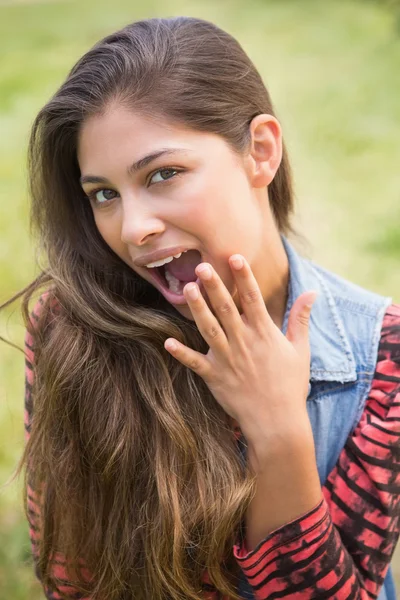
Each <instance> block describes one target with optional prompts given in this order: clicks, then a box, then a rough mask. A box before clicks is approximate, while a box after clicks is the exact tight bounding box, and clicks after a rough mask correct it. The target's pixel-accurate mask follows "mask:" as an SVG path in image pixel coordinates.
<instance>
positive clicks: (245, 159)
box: [21, 17, 400, 600]
mask: <svg viewBox="0 0 400 600" xmlns="http://www.w3.org/2000/svg"><path fill="white" fill-rule="evenodd" d="M30 176H31V192H32V219H33V224H34V225H35V227H36V229H37V232H38V234H39V240H40V248H41V250H42V251H43V252H44V254H45V257H46V261H47V264H46V267H45V268H44V270H43V272H42V274H41V275H40V276H39V277H38V279H37V280H35V281H34V282H33V283H32V284H31V285H30V286H29V288H27V289H26V290H25V291H24V292H21V294H22V293H24V302H23V306H24V314H25V318H26V323H27V336H26V355H27V371H26V382H27V387H26V427H27V440H28V441H27V445H26V449H25V452H24V456H23V458H22V461H21V466H22V465H26V467H27V469H26V472H27V490H28V493H27V498H28V502H27V516H28V519H29V522H30V532H31V539H32V545H33V554H34V557H35V561H36V572H37V575H38V577H39V579H40V580H41V581H42V584H43V587H44V590H45V592H46V595H47V597H48V598H91V599H107V600H114V599H118V600H120V599H131V598H132V599H133V598H135V600H138V599H145V598H146V599H149V598H152V599H162V598H173V599H178V598H193V599H200V598H208V599H216V598H257V599H261V598H289V597H290V598H305V599H307V598H313V599H315V598H321V599H322V598H332V599H333V598H340V599H344V598H362V599H364V598H377V597H378V595H379V594H380V595H379V598H380V599H384V598H386V599H388V600H393V599H394V598H395V595H394V591H393V586H392V579H391V577H390V574H389V575H388V576H387V573H388V569H389V564H390V560H391V556H392V554H393V551H394V548H395V545H396V542H397V539H398V532H399V524H398V500H399V494H398V491H399V483H400V482H399V477H398V466H397V456H398V452H399V446H398V444H399V439H400V435H399V433H400V428H399V418H400V415H399V403H398V402H397V401H396V395H397V393H398V391H399V389H400V388H399V385H400V365H399V339H398V338H399V333H398V332H399V325H400V308H399V307H398V306H396V305H391V301H390V299H388V298H385V297H381V296H378V295H376V294H372V293H370V292H368V291H366V290H363V289H361V288H359V287H357V286H355V285H353V284H351V283H348V282H346V281H344V280H342V279H341V278H339V277H337V276H335V275H333V274H332V273H329V272H327V271H325V270H324V269H322V268H320V267H318V266H316V265H314V264H312V263H311V262H309V261H307V260H305V259H303V258H302V257H300V256H299V254H297V252H296V251H295V250H294V248H293V247H292V245H291V244H290V242H289V241H288V235H289V234H290V233H291V215H292V211H293V198H292V187H291V178H290V169H289V164H288V159H287V155H286V152H285V148H284V145H283V142H282V133H281V127H280V124H279V122H278V121H277V119H276V117H275V116H274V112H273V108H272V105H271V101H270V98H269V95H268V92H267V91H266V89H265V87H264V84H263V82H262V80H261V78H260V76H259V74H258V73H257V71H256V69H255V67H254V66H253V65H252V63H251V62H250V60H249V58H248V57H247V56H246V55H245V53H244V52H243V50H242V49H241V47H240V46H239V44H238V43H237V42H236V41H235V40H234V39H233V38H232V37H231V36H229V35H228V34H226V33H224V32H223V31H221V30H220V29H219V28H217V27H216V26H214V25H212V24H211V23H207V22H205V21H202V20H199V19H192V18H183V17H182V18H174V19H150V20H147V21H142V22H137V23H134V24H132V25H129V26H128V27H126V28H125V29H123V30H122V31H119V32H117V33H115V34H113V35H110V36H108V37H107V38H105V39H104V40H102V41H101V42H99V43H98V44H97V45H96V46H95V47H94V48H93V49H92V50H90V51H89V52H88V53H87V54H85V55H84V56H83V57H82V58H81V59H80V60H79V61H78V63H77V64H76V65H75V67H74V68H73V70H72V71H71V73H70V74H69V76H68V77H67V79H66V81H65V83H64V84H63V85H62V86H61V88H60V89H59V90H58V91H57V93H56V94H55V95H54V97H53V98H52V99H51V100H50V101H49V102H48V104H46V106H45V107H44V108H43V109H42V110H41V111H40V113H39V115H38V116H37V118H36V121H35V124H34V127H33V131H32V137H31V143H30ZM39 289H40V290H42V291H43V290H44V293H43V294H42V296H41V297H40V299H39V301H38V303H37V305H36V306H35V308H34V309H33V312H32V314H31V317H30V318H29V312H28V302H29V300H30V299H31V298H32V295H33V294H34V292H36V291H38V290H39ZM311 311H312V312H311ZM310 313H311V318H310Z"/></svg>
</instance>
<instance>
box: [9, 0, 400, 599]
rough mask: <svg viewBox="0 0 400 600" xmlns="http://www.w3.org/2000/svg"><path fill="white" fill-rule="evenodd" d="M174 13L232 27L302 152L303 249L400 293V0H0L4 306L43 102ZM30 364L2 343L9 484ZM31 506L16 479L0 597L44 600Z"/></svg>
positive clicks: (19, 256) (14, 276) (24, 247)
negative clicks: (124, 29)
mask: <svg viewBox="0 0 400 600" xmlns="http://www.w3.org/2000/svg"><path fill="white" fill-rule="evenodd" d="M178 14H183V15H191V16H199V17H202V18H205V19H208V20H211V21H214V22H215V23H217V24H218V25H220V26H221V27H223V28H225V29H227V30H228V31H229V32H230V33H232V34H233V35H234V36H236V37H237V38H238V39H239V41H240V42H241V43H242V45H243V47H244V48H245V50H246V51H247V52H248V53H249V55H250V56H251V58H252V59H253V60H254V62H255V63H256V65H257V67H258V68H259V70H260V72H261V74H262V76H263V77H264V79H265V81H266V83H267V85H268V87H269V89H270V91H271V94H272V98H273V99H274V101H275V105H276V107H277V112H278V116H279V117H280V119H281V122H282V124H283V128H284V134H285V138H286V142H287V145H288V149H289V152H290V155H291V158H292V165H293V169H294V176H295V182H296V191H297V199H298V216H297V228H298V230H299V231H300V232H301V233H302V234H303V235H304V236H305V238H306V239H307V241H308V243H307V244H306V245H305V246H304V245H303V246H302V248H303V250H304V251H305V253H306V254H307V255H308V256H310V257H312V258H314V259H315V260H317V261H318V262H320V263H321V264H323V265H324V266H326V267H328V268H330V269H332V270H334V271H336V272H337V273H339V274H341V275H343V276H345V277H347V278H349V279H352V280H353V281H355V282H356V283H359V284H360V285H363V286H365V287H368V288H369V289H372V290H375V291H377V292H379V293H383V294H386V295H391V296H393V298H394V300H395V301H400V268H399V267H400V234H399V223H400V204H399V195H400V169H399V163H400V160H399V159H400V141H399V140H400V101H399V98H400V75H399V73H400V9H399V2H397V1H396V0H394V1H393V0H392V1H390V0H388V1H386V2H385V1H384V0H382V1H380V2H379V1H375V2H374V1H372V0H371V1H369V0H343V1H339V0H338V1H334V0H332V1H329V0H325V1H324V2H322V1H321V0H314V1H313V0H304V1H303V0H298V1H294V0H292V1H290V0H270V1H269V0H258V1H256V0H247V1H241V2H238V1H237V2H236V1H227V0H226V1H223V0H222V1H217V0H213V1H212V0H210V1H208V2H207V1H201V0H197V1H196V2H183V1H181V2H180V1H175V0H164V1H162V0H146V2H140V0H129V1H128V0H113V2H104V1H99V0H97V1H94V0H89V1H81V2H65V1H64V2H63V1H57V2H55V1H48V2H46V1H35V0H18V1H17V0H14V1H12V0H10V1H1V0H0V303H1V302H4V301H5V300H6V299H7V298H9V297H10V296H11V295H12V294H14V293H15V292H17V291H18V290H19V289H21V288H22V287H23V286H25V285H26V284H28V283H29V281H30V280H31V278H32V277H33V275H34V273H35V265H34V250H33V248H34V244H33V243H32V241H31V240H30V239H29V229H28V199H27V193H26V170H25V156H26V146H27V140H28V135H29V129H30V126H31V123H32V120H33V118H34V116H35V114H36V113H37V111H38V109H39V108H40V107H41V106H42V105H43V104H44V102H45V101H46V100H47V99H48V98H49V96H50V95H51V94H52V93H53V92H54V91H55V89H56V88H57V86H58V85H59V84H60V83H61V82H62V81H63V79H64V78H65V76H66V74H67V72H68V71H69V69H70V68H71V67H72V65H73V63H74V62H75V61H76V60H77V59H78V57H79V56H80V55H81V54H82V53H84V52H85V51H86V50H87V49H88V48H89V47H90V46H91V45H92V44H93V43H94V42H96V41H97V40H98V39H99V38H101V37H103V36H104V35H106V34H107V33H110V32H111V31H113V30H115V29H117V28H119V27H121V26H123V25H125V24H126V23H128V22H130V21H134V20H137V19H139V18H146V17H151V16H172V15H178ZM0 334H1V335H3V336H7V337H8V339H11V340H13V341H14V342H15V343H18V344H21V343H22V338H23V327H22V324H21V318H20V316H19V313H18V307H15V308H14V309H13V310H12V311H11V310H9V311H7V312H6V314H4V313H3V314H2V316H1V319H0ZM23 372H24V367H23V356H22V354H21V353H19V352H18V351H16V350H13V349H11V348H9V347H7V346H6V345H5V344H0V485H4V484H5V482H6V481H7V479H8V478H9V477H10V475H11V474H12V472H13V469H14V467H15V466H16V464H17V461H18V458H19V456H20V454H21V449H22V445H23ZM21 505H22V504H21V491H20V483H18V482H14V483H13V484H12V485H9V486H7V487H5V488H2V489H1V490H0V599H1V600H3V599H4V600H5V599H7V600H22V599H23V600H26V599H27V598H29V599H30V600H37V599H39V598H43V595H42V593H41V589H40V586H39V585H38V584H37V583H36V581H35V579H34V576H33V570H32V567H31V565H30V562H29V561H30V548H29V542H28V532H27V525H26V522H25V519H24V517H23V514H22V508H21ZM394 564H395V567H396V565H397V564H399V565H400V552H399V554H398V557H396V558H395V561H394ZM397 571H398V573H399V575H400V566H399V567H397ZM397 578H398V582H399V585H400V577H399V576H398V577H397Z"/></svg>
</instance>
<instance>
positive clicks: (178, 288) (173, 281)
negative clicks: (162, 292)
mask: <svg viewBox="0 0 400 600" xmlns="http://www.w3.org/2000/svg"><path fill="white" fill-rule="evenodd" d="M164 275H165V279H166V280H167V282H168V287H169V289H170V290H171V292H175V293H176V294H178V293H180V292H182V291H183V285H184V284H183V283H182V282H181V281H180V280H179V279H177V278H176V277H174V275H171V273H169V272H168V271H167V270H166V269H165V273H164Z"/></svg>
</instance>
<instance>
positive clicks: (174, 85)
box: [4, 17, 292, 600]
mask: <svg viewBox="0 0 400 600" xmlns="http://www.w3.org/2000/svg"><path fill="white" fill-rule="evenodd" d="M112 101H113V102H114V101H118V102H120V103H121V104H123V105H124V106H127V107H129V108H130V109H132V110H135V111H137V112H139V113H140V114H143V115H147V116H152V117H157V118H162V119H167V120H169V121H170V122H178V123H183V124H185V125H187V126H189V127H191V128H193V129H194V130H198V131H207V132H212V133H216V134H218V135H220V136H222V137H223V138H224V139H225V140H226V141H227V142H228V143H229V144H230V146H231V147H232V148H233V149H234V150H235V151H237V152H243V151H244V150H245V149H246V147H247V145H248V142H249V124H250V122H251V120H252V119H253V118H254V116H256V115H257V114H262V113H270V114H273V108H272V104H271V100H270V97H269V94H268V92H267V90H266V88H265V86H264V84H263V82H262V80H261V78H260V75H259V74H258V72H257V70H256V69H255V67H254V65H253V64H252V62H251V61H250V59H249V58H248V57H247V56H246V54H245V52H244V51H243V50H242V48H241V47H240V45H239V44H238V42H237V41H236V40H235V39H234V38H232V37H231V36H230V35H228V34H227V33H225V32H224V31H222V30H221V29H219V28H218V27H216V26H215V25H213V24H211V23H208V22H206V21H203V20H200V19H194V18H186V17H179V18H171V19H149V20H144V21H140V22H136V23H133V24H131V25H128V26H127V27H125V28H124V29H122V30H121V31H118V32H116V33H114V34H112V35H109V36H108V37H106V38H105V39H103V40H102V41H100V42H99V43H97V44H96V45H95V46H94V47H93V48H92V49H91V50H90V51H89V52H87V53H86V54H85V55H84V56H83V57H82V58H81V59H80V60H79V61H78V63H77V64H76V65H75V66H74V68H73V69H72V71H71V72H70V74H69V76H68V77H67V79H66V81H65V82H64V83H63V84H62V86H61V87H60V89H59V90H58V91H57V92H56V94H55V95H54V96H53V98H52V99H51V100H50V101H49V102H48V103H47V104H46V105H45V106H44V108H43V109H42V110H41V111H40V113H39V114H38V116H37V118H36V120H35V122H34V125H33V129H32V135H31V139H30V146H29V175H30V190H31V198H32V204H31V223H32V226H33V230H34V232H35V233H36V235H37V236H38V248H39V251H40V252H41V253H42V255H44V256H45V259H46V266H45V268H44V269H43V271H42V273H41V274H40V276H39V277H38V278H37V279H36V280H35V281H34V282H32V284H30V285H29V286H28V287H27V288H25V290H22V291H21V292H20V293H19V294H17V295H16V296H15V297H14V298H13V299H12V300H14V299H16V298H18V297H21V296H22V298H23V303H22V307H23V314H24V318H25V322H26V325H27V328H28V330H29V331H30V332H31V333H32V335H33V337H34V340H35V344H34V348H35V365H34V369H35V384H34V389H33V401H34V407H33V419H32V423H31V434H30V439H29V441H28V443H27V445H26V448H25V451H24V454H23V457H22V459H21V463H20V468H22V466H25V467H26V483H27V482H29V484H30V485H31V486H32V487H33V488H34V489H36V490H42V492H41V511H42V518H41V542H40V553H39V559H38V572H39V574H40V577H41V578H42V580H43V583H44V584H45V585H46V586H48V587H50V589H51V588H52V587H53V586H54V585H55V580H54V575H53V574H52V560H51V557H52V556H54V555H55V554H56V553H62V554H63V555H64V556H65V557H66V558H67V561H68V564H69V565H71V569H70V573H71V578H73V579H74V581H76V583H77V585H78V588H79V589H81V590H82V592H84V593H86V594H90V595H91V597H93V599H95V600H97V599H99V600H100V599H102V600H104V599H106V600H121V599H124V600H125V599H126V600H127V599H132V598H135V600H145V599H146V600H148V599H149V598H152V599H153V600H164V599H165V598H168V599H169V598H171V599H174V600H178V599H182V598H185V599H186V598H191V599H194V600H200V599H201V598H202V591H201V588H202V576H203V573H204V571H205V570H207V571H208V574H209V576H210V579H211V582H212V583H213V584H214V586H215V587H216V588H217V589H218V590H219V591H220V592H221V593H223V594H226V595H228V596H231V597H232V598H238V596H237V594H236V593H235V590H236V589H237V584H238V579H237V575H238V569H237V567H236V562H235V560H234V559H233V557H232V546H233V544H234V542H235V541H236V540H237V535H238V531H239V530H240V526H241V524H242V522H243V518H244V514H245V511H246V509H247V507H248V505H249V503H250V501H251V499H252V497H253V494H254V492H255V478H254V475H253V474H252V473H251V472H249V470H248V469H247V468H246V467H245V466H244V464H243V462H242V460H241V457H240V453H239V452H238V446H237V442H236V441H235V437H234V435H233V432H232V426H231V423H230V419H229V418H228V416H227V415H226V414H225V412H224V411H223V409H222V407H220V405H219V404H218V403H217V402H216V401H215V399H214V398H213V397H212V395H211V393H210V392H209V391H208V389H207V387H206V385H205V384H204V382H203V381H202V380H201V378H199V377H197V376H196V375H195V374H193V373H192V372H191V371H190V370H189V369H187V368H185V367H183V366H182V365H181V364H180V363H178V361H176V360H175V359H173V358H172V357H171V356H170V355H169V353H168V352H166V351H165V349H164V346H163V344H164V341H165V339H166V338H167V337H175V338H177V339H178V340H180V341H182V342H183V343H184V344H187V345H188V346H190V347H192V348H195V349H197V350H199V351H201V352H206V351H207V347H206V344H205V342H204V340H203V338H202V337H201V335H200V334H199V332H198V330H197V328H196V326H195V325H194V323H193V322H192V321H189V320H187V319H185V318H184V317H182V316H181V315H179V314H178V313H177V312H176V311H175V310H174V309H173V308H172V306H171V305H169V304H168V302H166V300H165V299H164V298H163V297H162V296H161V295H160V294H159V292H158V291H157V290H155V288H154V287H153V286H151V285H150V284H148V283H147V282H146V281H144V280H143V279H141V278H140V277H139V276H138V275H137V274H135V272H133V271H132V270H131V269H130V268H129V267H128V266H127V265H126V264H125V263H124V262H123V261H122V260H120V259H119V258H118V256H116V255H115V254H114V253H113V252H112V251H111V249H110V248H109V247H108V246H107V245H106V244H105V242H104V241H103V240H102V238H101V236H100V234H99V233H98V231H97V229H96V226H95V222H94V219H93V214H92V210H91V207H90V204H89V203H88V201H87V199H86V198H85V195H84V193H83V191H82V189H81V187H80V185H79V176H80V172H79V166H78V162H77V139H78V134H79V131H80V128H81V126H82V123H83V122H84V121H85V119H87V118H88V116H90V115H93V114H96V113H100V112H101V111H103V110H105V109H106V108H107V106H108V105H109V103H110V102H112ZM269 198H270V202H271V206H272V210H273V213H274V215H275V219H276V222H277V225H278V227H279V229H280V231H282V232H287V231H288V230H289V229H290V223H289V219H290V214H291V212H292V192H291V177H290V172H289V166H288V161H287V156H286V152H285V150H284V153H283V159H282V163H281V165H280V167H279V169H278V172H277V174H276V176H275V178H274V180H273V182H272V183H271V185H270V187H269ZM43 288H45V289H47V291H48V294H47V295H46V299H45V301H44V306H43V310H42V313H41V316H40V319H39V321H38V322H37V323H35V328H34V329H33V327H32V325H31V324H30V321H29V311H28V304H29V302H30V301H31V299H32V297H33V295H34V294H35V293H37V292H38V291H39V290H40V289H43ZM54 301H56V305H57V307H58V308H57V310H55V309H54ZM6 304H7V305H8V304H9V302H7V303H6ZM4 306H5V305H4ZM81 560H83V561H84V565H85V567H86V568H87V569H88V570H89V572H90V574H91V578H90V580H88V578H85V577H84V575H83V574H82V573H80V570H79V566H80V565H81V564H82V563H81Z"/></svg>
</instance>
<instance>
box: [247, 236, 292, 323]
mask: <svg viewBox="0 0 400 600" xmlns="http://www.w3.org/2000/svg"><path fill="white" fill-rule="evenodd" d="M276 233H277V235H276V236H273V238H274V239H271V237H268V238H267V239H268V249H266V250H265V252H264V254H263V256H264V257H267V258H266V259H265V258H264V259H263V261H262V264H261V265H259V266H256V267H255V269H254V272H255V276H256V279H257V281H258V284H259V286H260V289H261V292H262V294H263V298H264V301H265V305H266V307H267V310H268V312H269V314H270V316H271V319H272V320H273V322H274V323H275V325H276V326H277V327H279V329H282V326H283V320H284V317H285V312H286V304H287V298H288V284H289V261H288V258H287V255H286V251H285V248H284V246H283V243H282V239H281V237H280V234H279V232H276Z"/></svg>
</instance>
